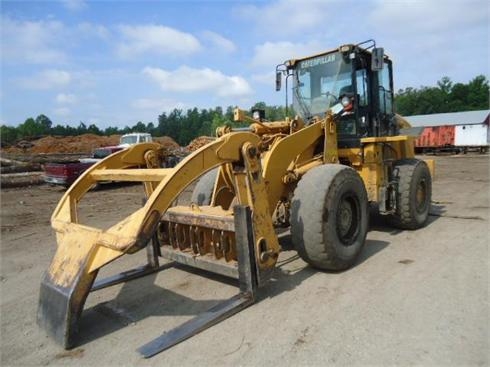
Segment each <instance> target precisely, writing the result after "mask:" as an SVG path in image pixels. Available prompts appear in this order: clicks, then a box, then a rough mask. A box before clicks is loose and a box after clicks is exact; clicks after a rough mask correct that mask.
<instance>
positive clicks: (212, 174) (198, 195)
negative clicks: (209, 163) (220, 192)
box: [191, 168, 219, 205]
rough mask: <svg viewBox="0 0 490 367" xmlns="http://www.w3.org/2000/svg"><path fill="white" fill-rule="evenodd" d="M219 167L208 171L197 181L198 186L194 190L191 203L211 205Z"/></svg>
mask: <svg viewBox="0 0 490 367" xmlns="http://www.w3.org/2000/svg"><path fill="white" fill-rule="evenodd" d="M218 169H219V168H214V169H212V170H211V171H209V172H206V173H205V174H204V175H202V176H201V178H200V179H199V181H197V184H196V187H194V190H193V191H192V195H191V203H194V204H197V205H210V204H211V197H212V196H213V190H214V184H215V182H216V175H217V174H218Z"/></svg>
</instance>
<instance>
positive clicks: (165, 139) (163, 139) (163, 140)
mask: <svg viewBox="0 0 490 367" xmlns="http://www.w3.org/2000/svg"><path fill="white" fill-rule="evenodd" d="M153 141H155V142H157V143H159V144H161V145H162V146H163V147H164V148H167V149H168V150H170V151H172V150H175V149H178V148H180V145H179V144H177V142H176V141H175V140H174V139H172V138H171V137H169V136H158V137H154V138H153Z"/></svg>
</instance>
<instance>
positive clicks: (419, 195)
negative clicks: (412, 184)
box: [415, 180, 427, 213]
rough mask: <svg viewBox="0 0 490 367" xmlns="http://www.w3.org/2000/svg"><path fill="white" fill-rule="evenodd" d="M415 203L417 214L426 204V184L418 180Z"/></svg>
mask: <svg viewBox="0 0 490 367" xmlns="http://www.w3.org/2000/svg"><path fill="white" fill-rule="evenodd" d="M415 202H416V208H417V212H419V213H421V212H423V211H424V210H425V208H426V204H427V184H426V182H425V180H420V181H419V183H418V185H417V189H416V191H415Z"/></svg>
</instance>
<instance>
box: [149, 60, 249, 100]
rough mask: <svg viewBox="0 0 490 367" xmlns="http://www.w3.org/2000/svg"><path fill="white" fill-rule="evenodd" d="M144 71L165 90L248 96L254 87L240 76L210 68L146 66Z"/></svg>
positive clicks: (223, 95)
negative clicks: (168, 68)
mask: <svg viewBox="0 0 490 367" xmlns="http://www.w3.org/2000/svg"><path fill="white" fill-rule="evenodd" d="M143 73H144V74H146V75H147V76H149V77H150V78H151V79H152V80H154V81H155V82H157V83H158V84H160V86H161V87H162V89H163V90H165V91H168V92H177V93H192V92H209V93H214V94H216V95H218V96H220V97H225V96H235V97H238V96H247V95H250V94H251V93H252V89H251V87H250V85H249V84H248V83H247V81H246V80H245V79H244V78H242V77H240V76H228V75H225V74H223V73H222V72H221V71H218V70H211V69H209V68H203V69H193V68H190V67H188V66H181V67H179V68H178V69H176V70H174V71H167V70H164V69H159V68H151V67H146V68H145V69H144V70H143Z"/></svg>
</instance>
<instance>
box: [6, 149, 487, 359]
mask: <svg viewBox="0 0 490 367" xmlns="http://www.w3.org/2000/svg"><path fill="white" fill-rule="evenodd" d="M431 158H432V157H431ZM434 159H435V160H436V177H435V180H434V185H433V200H434V203H433V205H432V209H431V216H430V222H429V225H428V226H427V227H425V228H423V229H420V230H417V231H398V230H394V229H392V228H390V227H389V226H388V225H387V224H386V223H385V221H384V218H383V217H380V216H376V215H373V216H372V218H371V229H370V232H369V233H368V236H367V243H366V246H365V248H364V250H363V252H362V255H361V257H360V259H359V261H358V262H357V264H356V265H355V266H354V267H353V268H352V269H350V270H348V271H345V272H341V273H328V272H320V271H317V270H314V269H312V268H310V267H309V266H307V265H306V264H305V263H304V262H303V261H302V260H300V259H299V258H298V257H297V255H296V253H295V252H293V251H284V252H283V253H282V254H281V257H280V262H279V266H278V267H277V269H276V271H275V274H274V277H273V280H272V281H271V282H270V283H269V284H268V285H267V286H266V287H265V288H263V289H261V290H260V293H259V300H258V302H257V303H256V304H255V305H253V306H252V307H249V308H247V309H246V310H244V311H242V312H240V313H239V314H237V315H235V316H233V317H231V318H229V319H227V320H226V321H224V322H222V323H220V324H218V325H216V326H214V327H212V328H211V329H208V330H206V331H205V332H203V333H201V334H199V335H197V336H195V337H193V338H191V339H189V340H187V341H185V342H183V343H181V344H179V345H177V346H175V347H173V348H172V349H170V350H168V351H166V352H164V353H161V354H159V355H157V356H155V357H154V358H151V359H148V360H145V359H142V358H141V357H140V356H139V355H138V353H136V352H135V349H136V348H137V347H139V346H141V345H143V344H145V343H146V342H148V341H150V340H152V339H153V338H155V337H157V336H158V335H160V334H161V333H162V332H164V331H165V330H169V329H170V328H172V327H174V326H176V325H179V324H180V323H182V322H183V321H185V320H188V319H189V318H191V317H192V316H194V315H196V314H198V313H200V312H202V311H205V310H207V309H208V308H210V307H211V306H212V305H214V304H216V303H217V302H219V301H220V300H224V299H226V298H228V297H230V296H232V295H234V294H235V293H236V287H235V286H234V285H233V284H231V283H230V282H222V281H220V279H219V278H216V277H205V276H202V274H197V275H196V274H194V273H189V272H186V271H184V270H183V269H182V268H175V267H171V268H169V269H167V270H164V271H162V272H160V273H158V274H157V275H151V276H147V277H145V278H141V279H138V280H134V281H131V282H128V283H126V284H123V285H117V286H114V287H111V288H108V289H104V290H100V291H97V292H94V293H92V294H91V295H90V296H89V298H88V300H87V303H86V306H85V310H84V313H83V315H82V320H81V330H82V331H81V334H82V335H81V339H80V345H79V346H78V347H77V348H75V349H72V350H70V351H64V350H63V349H61V348H60V347H58V346H57V345H56V344H55V343H54V342H53V341H52V340H51V339H49V338H48V337H47V336H46V335H45V333H44V332H43V331H42V330H40V329H39V328H38V327H37V325H36V321H35V319H36V308H37V302H38V294H39V283H40V279H41V276H42V274H43V272H44V271H45V270H46V269H47V267H48V265H49V263H50V261H51V258H52V256H53V254H54V250H55V237H54V233H53V231H52V230H51V227H50V225H49V218H50V215H51V213H52V211H53V209H54V207H55V205H56V203H57V201H58V200H59V199H60V197H61V195H62V193H63V191H62V190H61V189H58V188H52V187H48V186H36V187H30V188H19V189H2V190H1V230H2V232H1V270H0V286H1V301H0V311H1V314H0V315H1V320H0V322H1V365H2V366H10V365H12V366H14V365H74V366H106V365H107V366H115V365H117V366H135V365H143V366H161V365H171V366H192V365H195V366H196V365H197V366H216V365H226V366H234V365H250V366H277V365H285V366H297V365H307V366H324V365H383V366H386V365H444V366H446V365H453V366H461V365H484V366H485V365H489V363H490V357H489V351H490V345H489V256H488V255H489V253H488V252H489V250H488V246H489V220H490V214H489V210H490V209H489V208H490V202H489V201H490V193H489V169H490V168H489V162H490V160H489V156H488V155H476V154H475V155H470V154H468V155H460V156H436V157H434ZM89 196H90V197H89V200H88V201H87V202H86V203H84V205H83V206H82V218H83V220H84V221H86V222H87V223H98V225H108V224H110V223H115V222H116V221H117V219H120V218H122V217H124V216H125V215H127V214H128V213H130V212H132V211H133V210H134V209H135V208H137V207H138V206H139V205H141V193H140V188H139V187H137V186H120V185H119V186H118V185H112V186H108V187H105V188H104V189H102V190H99V191H95V192H93V193H90V195H89ZM281 241H282V243H283V244H285V245H287V244H288V242H289V235H288V233H285V234H283V235H282V237H281ZM144 261H145V254H144V253H143V252H140V253H137V254H135V255H131V256H125V257H123V258H122V259H121V260H118V261H117V262H115V263H114V264H111V265H110V266H108V267H107V269H104V272H103V273H104V274H105V273H114V272H118V271H123V270H128V269H130V268H132V267H134V266H137V265H140V264H142V263H143V262H144Z"/></svg>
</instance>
